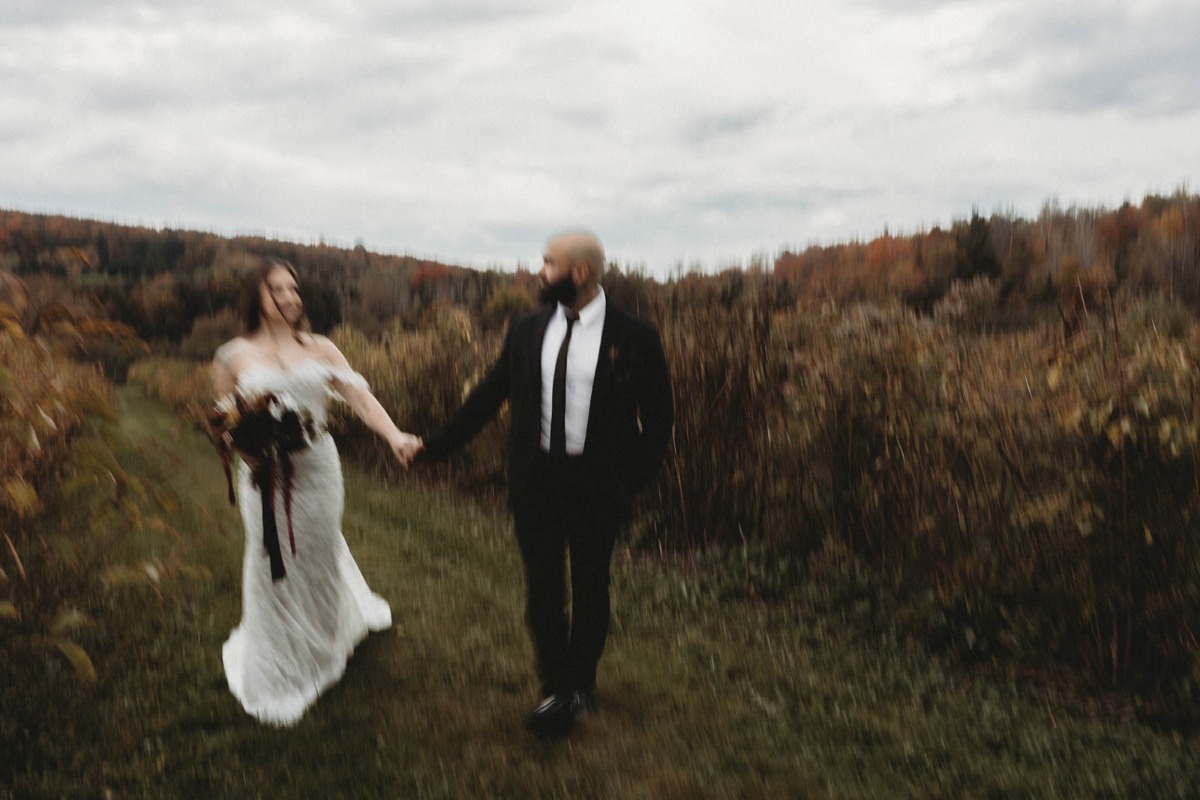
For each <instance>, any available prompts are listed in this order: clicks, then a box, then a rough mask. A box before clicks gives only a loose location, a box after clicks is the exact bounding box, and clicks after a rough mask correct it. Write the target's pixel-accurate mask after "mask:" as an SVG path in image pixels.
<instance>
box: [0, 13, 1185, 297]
mask: <svg viewBox="0 0 1200 800" xmlns="http://www.w3.org/2000/svg"><path fill="white" fill-rule="evenodd" d="M1198 32H1200V3H1198V2H1196V1H1195V0H1126V1H1125V2H1117V1H1110V0H1087V1H1086V2H1080V0H1067V1H1066V2H1060V0H957V2H956V1H954V0H804V1H801V0H606V2H575V1H574V0H468V2H453V0H255V1H254V2H247V0H144V1H143V2H134V1H133V0H111V1H109V0H3V2H2V4H0V207H4V208H9V209H17V210H24V211H34V212H48V213H63V214H69V215H73V216H82V217H91V218H98V219H102V220H111V221H116V222H120V223H132V224H144V225H149V226H153V227H175V228H187V229H198V230H208V231H214V232H216V233H219V234H222V235H235V234H240V233H253V234H263V235H267V236H272V237H276V238H282V239H289V240H294V241H300V242H306V243H312V242H316V241H318V240H321V239H323V240H324V241H326V242H328V243H330V244H336V245H342V246H347V247H349V246H353V245H355V244H358V243H361V244H364V245H365V246H366V247H367V249H369V250H372V251H377V252H386V253H407V254H412V255H416V256H420V257H426V258H434V259H438V260H441V261H446V262H449V263H456V264H463V265H466V266H472V267H477V268H493V267H494V268H501V269H511V268H513V267H515V266H517V265H518V264H521V265H524V266H531V267H534V268H537V267H538V266H540V255H539V254H540V253H541V249H542V246H543V244H544V243H545V240H546V237H547V236H548V235H549V234H550V233H552V232H553V231H555V230H557V229H560V228H564V227H576V226H586V227H589V228H592V229H593V230H595V231H596V232H597V233H598V234H599V235H600V236H601V238H602V239H603V240H604V242H605V244H606V246H607V248H608V251H609V257H610V259H612V260H615V261H618V262H620V263H622V264H625V265H627V266H631V267H641V268H645V269H647V270H649V271H650V272H652V273H654V274H658V275H660V276H661V275H667V274H670V273H671V272H672V271H673V270H675V269H676V268H677V267H679V266H680V265H682V266H684V267H685V268H693V267H700V268H703V269H706V270H713V269H717V268H721V267H725V266H731V265H732V266H741V265H745V264H747V263H749V261H750V260H751V259H752V258H754V257H756V256H757V257H766V258H768V259H769V258H772V257H773V256H774V255H775V254H776V253H777V252H779V251H780V250H782V249H784V248H785V247H792V248H801V247H804V246H807V245H809V244H814V243H819V244H833V243H838V242H844V241H849V240H851V239H855V238H858V239H869V238H873V237H875V236H877V235H879V234H880V233H882V232H883V231H884V230H885V228H886V229H888V230H890V231H892V232H894V233H913V232H916V231H919V230H923V229H928V228H930V227H932V226H934V225H938V224H941V225H948V224H950V223H951V222H952V221H954V220H955V219H963V218H966V217H969V216H970V213H971V210H972V208H978V209H979V210H980V211H981V212H983V213H990V212H991V211H996V210H1004V211H1011V212H1015V213H1017V214H1019V215H1021V216H1036V214H1037V213H1038V211H1039V209H1040V208H1041V207H1042V206H1043V204H1045V203H1046V202H1047V201H1050V200H1057V202H1058V203H1059V204H1060V205H1062V206H1064V207H1065V206H1071V205H1079V206H1088V207H1094V206H1106V207H1115V206H1117V205H1119V204H1120V203H1121V202H1122V201H1124V200H1126V199H1129V200H1132V201H1134V202H1137V201H1140V200H1141V198H1142V196H1143V195H1145V194H1146V193H1149V192H1156V193H1170V192H1173V191H1175V190H1176V189H1178V188H1181V187H1182V188H1186V189H1187V190H1188V191H1192V192H1194V191H1197V189H1198V188H1200V187H1198V184H1200V179H1198V178H1200V35H1198Z"/></svg>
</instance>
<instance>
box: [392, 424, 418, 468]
mask: <svg viewBox="0 0 1200 800" xmlns="http://www.w3.org/2000/svg"><path fill="white" fill-rule="evenodd" d="M388 444H390V445H391V447H392V453H393V454H394V455H395V456H396V460H397V461H399V462H400V463H401V464H403V465H404V466H405V467H408V466H409V465H411V464H412V462H413V459H414V458H416V457H417V455H418V454H419V453H420V452H421V451H422V450H424V449H425V442H424V440H422V439H421V438H420V437H419V436H413V435H412V434H411V433H404V432H403V431H396V432H395V433H394V434H392V435H391V437H389V441H388Z"/></svg>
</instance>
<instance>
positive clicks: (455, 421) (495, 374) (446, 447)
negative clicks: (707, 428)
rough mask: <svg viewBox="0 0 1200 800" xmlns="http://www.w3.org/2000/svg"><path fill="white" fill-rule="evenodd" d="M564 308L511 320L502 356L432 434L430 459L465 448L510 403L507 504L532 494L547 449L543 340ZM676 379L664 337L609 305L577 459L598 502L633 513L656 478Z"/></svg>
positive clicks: (666, 438)
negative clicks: (638, 496) (632, 503)
mask: <svg viewBox="0 0 1200 800" xmlns="http://www.w3.org/2000/svg"><path fill="white" fill-rule="evenodd" d="M554 311H555V307H554V306H550V307H547V308H543V309H539V310H538V311H536V312H534V313H532V314H529V315H527V316H524V317H521V318H520V319H518V320H516V321H515V322H513V323H512V325H511V326H510V327H509V330H508V334H507V335H506V336H505V338H504V345H503V347H502V348H501V350H500V355H499V357H498V358H497V359H496V361H495V363H494V364H492V366H491V367H490V369H489V370H488V372H487V374H486V375H485V376H484V378H483V380H482V381H480V383H479V385H478V386H476V387H475V388H474V389H473V390H472V391H471V393H470V394H469V395H468V396H467V399H466V400H465V401H464V402H463V405H462V408H460V409H459V411H458V413H457V414H455V415H454V417H453V418H452V419H451V420H450V421H449V422H448V423H447V424H446V426H445V427H443V428H441V429H440V430H438V431H436V432H434V433H432V434H430V435H429V436H427V437H426V438H425V453H426V455H427V456H429V457H430V458H434V459H437V458H443V457H445V456H446V455H448V454H449V453H451V452H453V451H454V450H457V449H458V448H460V447H462V446H463V445H465V444H466V443H467V442H469V441H470V440H471V439H472V438H474V437H475V435H476V434H477V433H479V431H480V429H481V428H483V426H484V425H485V424H487V423H488V422H489V421H490V420H491V419H493V418H494V417H495V416H496V414H497V413H498V412H499V410H500V408H501V406H502V405H503V403H504V401H505V400H508V401H509V402H510V403H511V411H512V428H511V431H510V433H509V448H508V501H509V504H510V505H516V504H517V503H518V502H520V500H521V499H522V498H524V497H525V496H526V493H527V492H529V491H530V490H533V491H535V492H536V487H531V486H530V478H531V476H532V474H533V470H534V467H535V465H536V463H537V460H538V457H539V451H540V449H541V430H542V428H541V403H542V339H543V337H544V336H545V333H546V325H547V324H548V323H549V321H550V317H551V315H552V314H553V313H554ZM674 421H675V412H674V405H673V401H672V394H671V379H670V374H669V372H668V370H667V362H666V359H665V357H664V356H663V349H662V343H661V341H660V339H659V335H658V331H656V330H655V329H654V328H653V327H652V326H650V325H648V324H646V323H644V322H641V321H639V320H637V319H635V318H633V317H631V316H629V315H628V314H626V313H624V312H622V311H621V310H620V309H618V308H616V307H614V306H613V304H612V303H611V302H610V303H607V304H606V307H605V315H604V328H603V331H602V333H601V336H600V357H599V359H598V360H597V362H596V376H595V381H594V383H593V386H592V401H591V407H590V410H589V412H588V426H587V435H586V438H585V440H584V449H583V454H582V456H581V457H580V461H579V462H578V463H579V465H580V468H581V469H582V470H584V472H585V475H586V478H587V481H586V484H587V485H588V487H589V488H590V489H591V490H593V491H594V492H595V496H594V499H595V500H597V501H600V502H603V503H606V504H607V503H612V504H614V505H613V506H611V507H612V508H614V509H616V510H622V511H623V510H625V509H626V508H627V507H628V504H629V500H630V498H631V496H632V494H633V492H635V491H637V490H638V489H640V488H642V487H644V486H645V485H646V484H648V483H649V482H650V481H651V480H652V479H653V478H654V475H655V473H656V472H657V471H658V468H659V465H660V464H661V462H662V457H663V453H664V452H665V450H666V446H667V443H668V441H669V440H670V437H671V428H672V426H673V425H674Z"/></svg>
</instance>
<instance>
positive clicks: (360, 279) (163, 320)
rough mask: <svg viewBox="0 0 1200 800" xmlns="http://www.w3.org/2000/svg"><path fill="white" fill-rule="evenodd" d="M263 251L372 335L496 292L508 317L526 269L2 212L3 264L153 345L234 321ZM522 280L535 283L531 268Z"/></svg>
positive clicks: (219, 331)
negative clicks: (76, 298) (56, 287)
mask: <svg viewBox="0 0 1200 800" xmlns="http://www.w3.org/2000/svg"><path fill="white" fill-rule="evenodd" d="M264 255H274V256H280V257H282V258H285V259H287V260H288V261H290V262H291V263H293V264H294V265H296V268H297V271H298V272H299V273H300V277H301V281H302V285H303V291H304V299H305V307H306V309H307V311H308V315H309V318H310V321H311V322H312V325H313V327H314V329H315V330H318V331H322V332H324V331H328V330H330V329H331V328H332V327H333V326H334V325H336V324H339V323H342V322H346V323H349V324H352V325H354V326H355V327H356V328H358V329H360V330H363V331H367V332H369V333H376V332H378V331H379V330H381V329H382V327H383V326H384V325H386V324H388V323H389V322H390V321H391V320H393V319H396V318H400V319H403V320H406V321H408V322H409V323H410V324H415V323H416V322H417V321H418V320H419V319H420V318H421V316H422V315H423V314H424V313H425V312H426V311H427V310H428V309H429V308H430V307H432V306H435V305H439V304H449V305H458V306H466V307H470V308H473V309H476V310H478V311H480V312H484V311H485V309H486V307H487V304H488V301H489V300H491V301H492V305H493V307H498V310H497V311H495V313H494V314H493V315H492V317H493V318H489V321H490V322H492V323H495V324H502V323H503V321H504V319H505V317H506V314H507V312H508V311H509V310H510V309H509V307H508V306H507V305H505V304H506V303H508V304H509V305H511V300H508V299H506V298H505V296H504V292H502V291H499V290H500V289H502V288H504V287H511V286H513V285H514V283H516V284H518V285H519V284H521V283H522V278H521V276H515V277H514V276H513V275H509V274H503V273H499V272H481V271H478V270H472V269H467V268H464V267H457V266H452V265H448V264H442V263H439V262H436V261H430V260H425V259H418V258H413V257H409V256H392V255H380V254H376V253H369V252H367V250H366V248H365V247H363V246H361V245H360V246H357V247H355V248H353V249H346V248H337V247H330V246H327V245H324V244H318V245H304V244H296V243H292V242H283V241H277V240H272V239H266V238H263V237H233V238H226V237H221V236H217V235H216V234H212V233H204V232H196V231H181V230H169V229H168V230H158V229H152V228H144V227H134V226H126V225H117V224H114V223H105V222H97V221H92V220H80V219H73V218H69V217H62V216H47V215H38V214H26V213H21V212H15V211H0V271H5V272H9V273H11V274H14V275H17V276H20V277H22V278H24V279H26V280H29V279H35V280H52V281H56V282H58V284H60V285H62V286H64V287H69V288H70V290H71V291H74V292H75V293H77V294H84V295H86V296H87V297H88V298H89V300H90V301H91V302H92V304H93V306H95V307H96V309H98V310H102V311H103V313H105V314H106V315H107V316H108V317H109V318H111V319H113V320H119V321H121V322H123V323H126V324H128V325H130V326H131V327H132V328H133V329H134V330H135V331H136V332H137V334H138V335H139V336H140V337H141V338H142V339H143V340H145V341H147V342H150V343H152V344H153V345H155V346H156V347H157V348H165V349H168V350H170V349H173V348H179V347H181V346H183V347H184V348H185V350H188V351H191V354H193V355H199V353H198V352H195V351H197V350H200V349H203V348H204V347H208V345H209V344H211V341H210V340H216V339H218V338H219V337H220V336H222V335H224V334H226V333H229V332H231V331H232V330H236V327H237V320H236V310H237V304H238V302H239V299H240V294H241V288H242V287H241V276H242V274H243V273H244V272H245V270H246V269H247V268H248V267H249V266H250V265H252V264H253V263H254V261H255V259H257V258H259V257H261V256H264ZM524 282H525V283H529V282H531V279H530V278H529V276H528V275H527V274H526V275H525V276H524ZM197 325H199V328H200V330H199V331H197V333H200V334H205V332H207V334H206V335H203V337H202V338H203V339H204V341H203V342H196V343H192V345H191V346H190V347H189V346H188V344H187V343H186V342H185V340H186V339H187V337H188V335H189V334H191V333H192V332H193V330H194V329H195V328H196V326H197ZM201 346H202V347H201ZM209 353H211V350H209Z"/></svg>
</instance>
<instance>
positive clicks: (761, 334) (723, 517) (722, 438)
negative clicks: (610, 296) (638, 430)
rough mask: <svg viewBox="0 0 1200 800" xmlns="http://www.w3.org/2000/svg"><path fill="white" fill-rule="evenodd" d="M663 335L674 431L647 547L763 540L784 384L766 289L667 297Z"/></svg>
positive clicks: (650, 501) (652, 501)
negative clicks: (771, 441) (776, 413)
mask: <svg viewBox="0 0 1200 800" xmlns="http://www.w3.org/2000/svg"><path fill="white" fill-rule="evenodd" d="M662 317H663V321H662V326H661V333H662V339H663V349H664V351H665V355H666V359H667V365H668V367H669V369H670V370H671V379H672V384H673V389H674V395H675V431H674V438H673V441H672V443H671V446H670V447H669V448H668V452H667V457H666V463H665V464H664V467H663V470H662V474H661V476H660V478H659V480H658V482H657V484H656V485H655V487H654V489H653V490H652V491H650V492H647V493H646V497H644V498H643V501H642V502H641V503H640V511H641V513H642V515H643V517H644V519H643V524H642V525H639V528H646V529H647V530H648V532H649V535H650V536H651V539H650V540H649V541H643V542H642V544H643V545H648V546H651V547H656V548H658V549H660V550H668V551H676V552H677V551H681V550H688V549H693V548H699V547H708V546H713V545H719V546H720V545H729V544H732V543H736V542H741V541H745V540H746V539H748V538H756V537H757V536H758V535H759V534H760V533H761V530H762V523H763V515H764V489H765V485H766V480H765V478H766V476H765V474H764V471H763V467H764V464H765V462H764V461H763V460H762V459H761V458H760V457H759V453H760V451H761V450H762V449H763V448H764V447H765V445H766V442H767V440H768V438H769V430H768V411H769V408H770V405H771V398H772V395H773V394H774V392H775V388H776V386H777V384H778V382H777V380H776V379H775V377H774V376H773V375H772V374H771V373H772V366H771V361H770V358H769V356H770V337H771V327H772V318H771V306H770V297H769V296H768V295H766V294H765V293H764V294H758V295H749V296H745V297H739V298H737V299H734V300H732V301H730V300H728V299H722V298H720V297H719V296H718V295H716V294H715V293H714V294H710V295H709V296H707V297H706V298H703V299H692V300H690V301H688V302H681V301H680V299H679V297H678V294H676V295H674V296H673V297H671V298H670V299H669V300H668V303H667V306H666V309H665V311H664V313H663V314H662Z"/></svg>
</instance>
